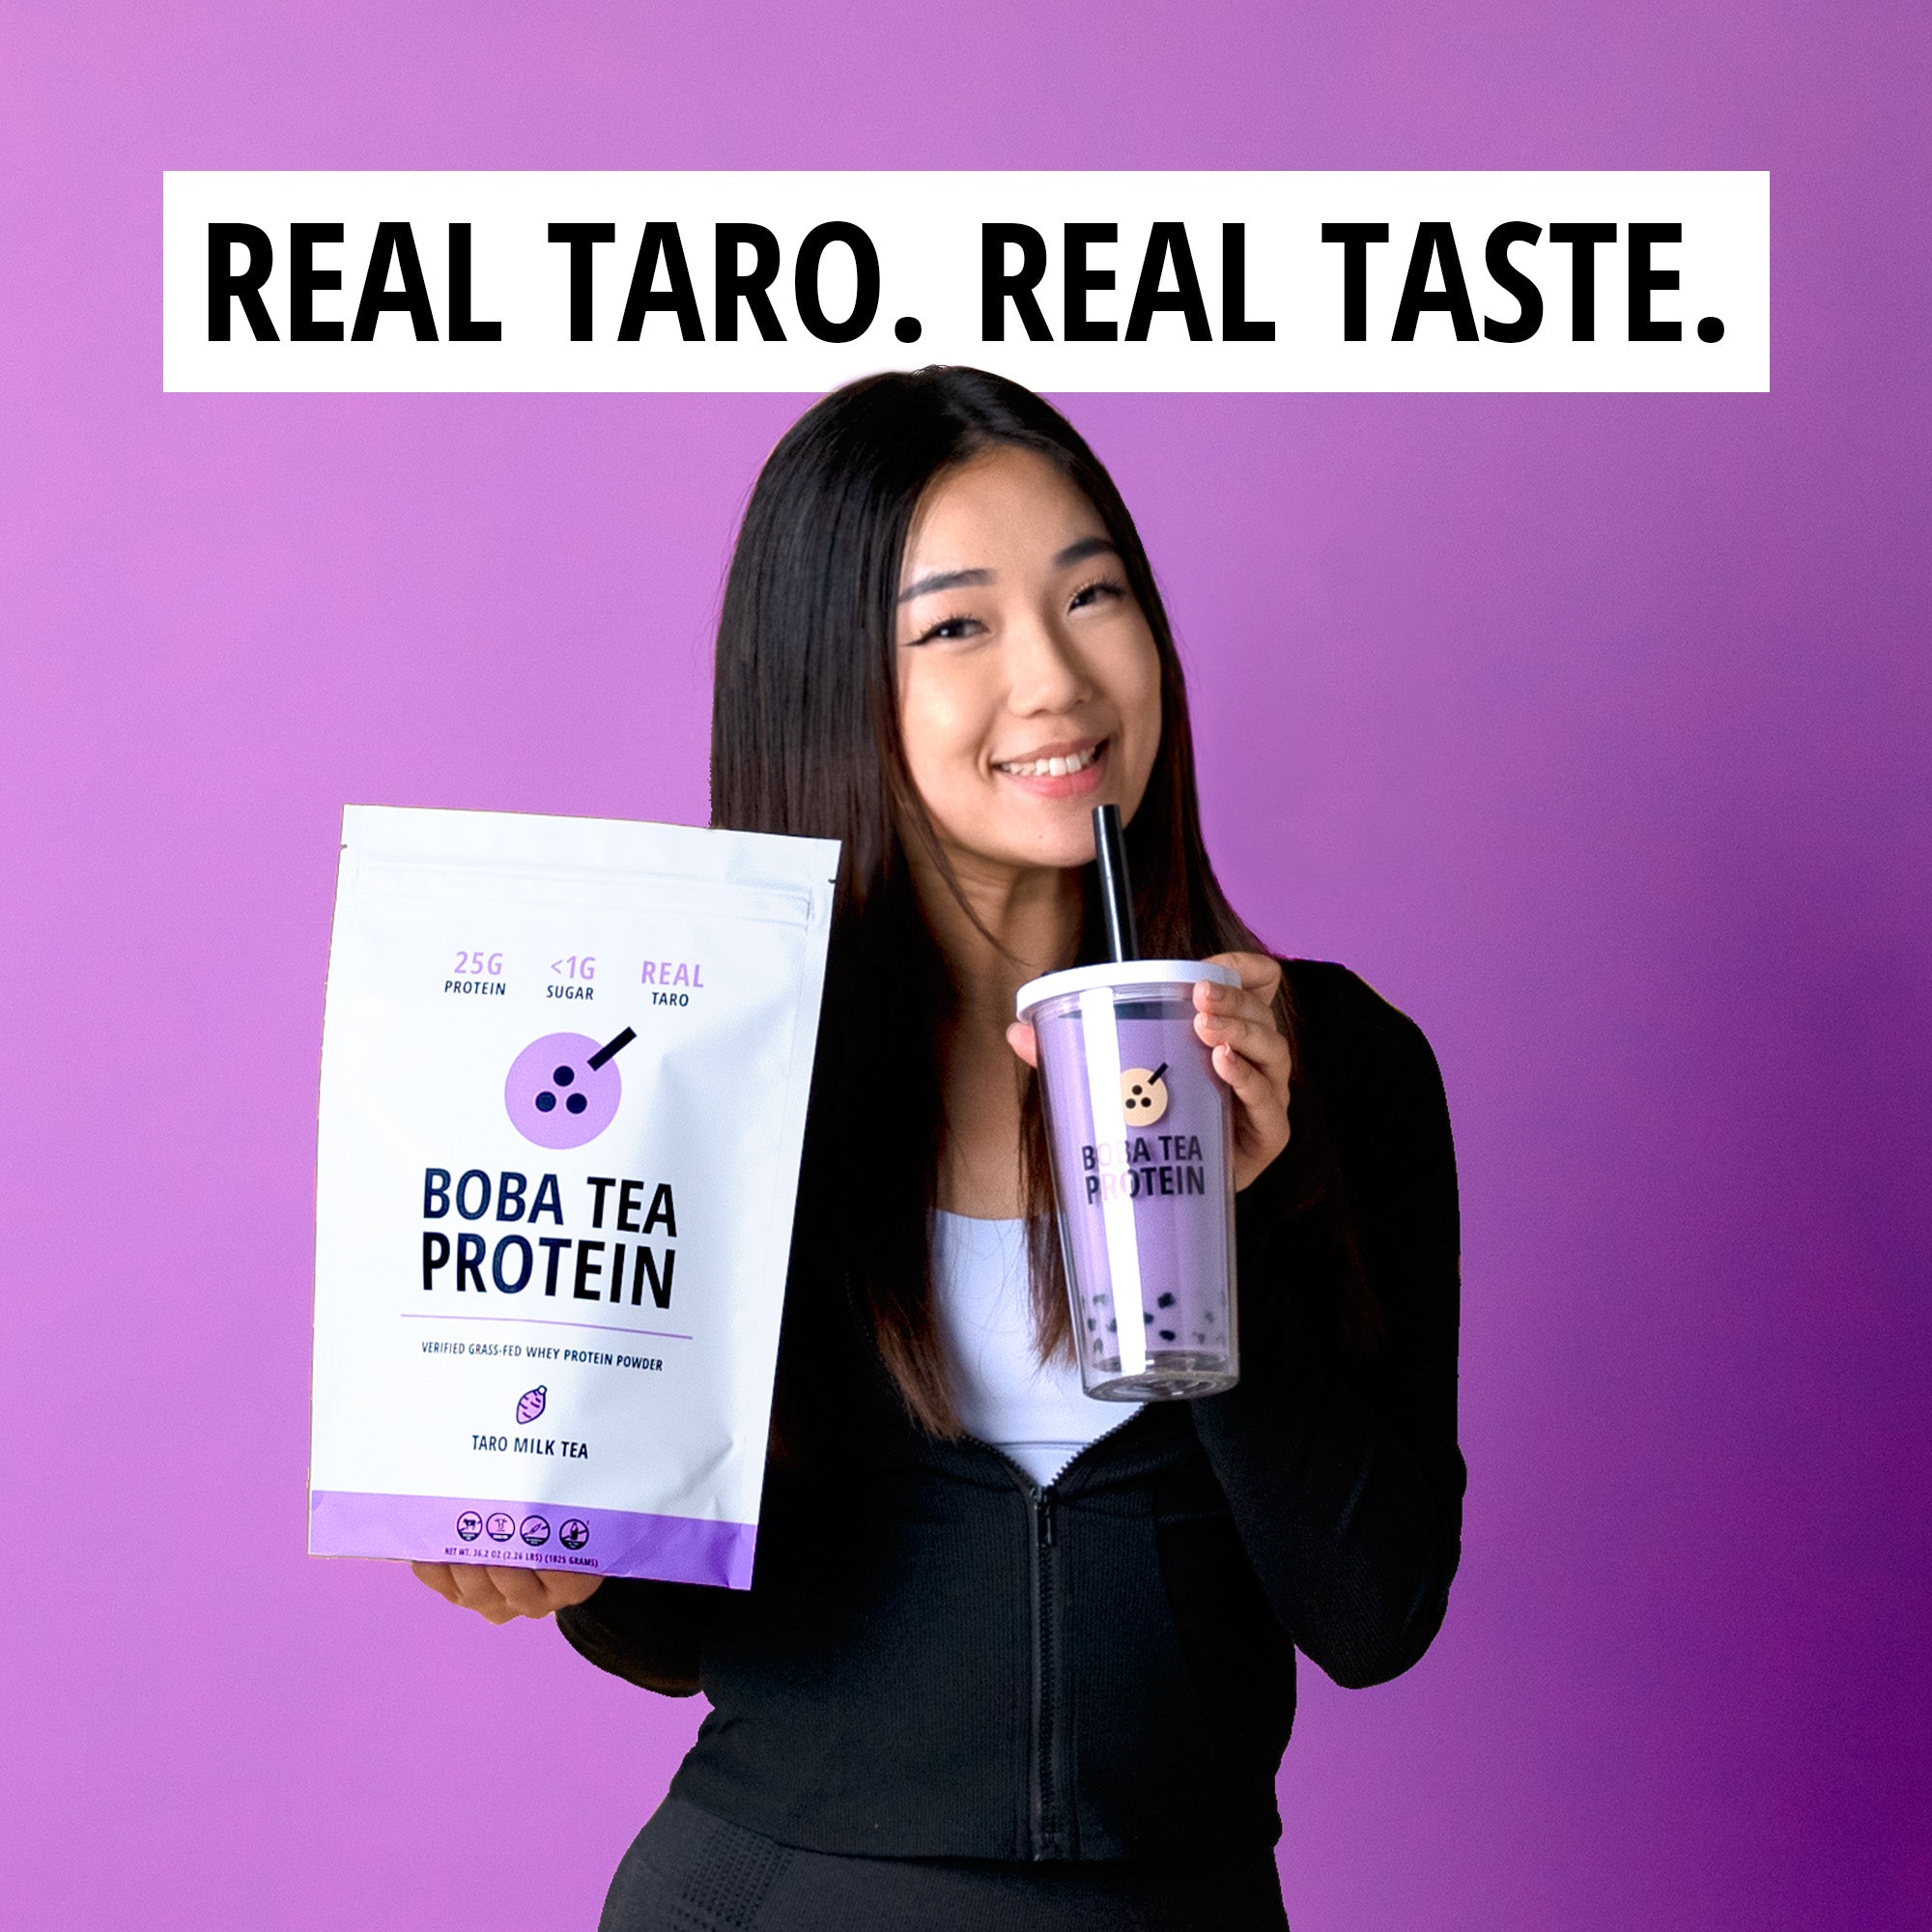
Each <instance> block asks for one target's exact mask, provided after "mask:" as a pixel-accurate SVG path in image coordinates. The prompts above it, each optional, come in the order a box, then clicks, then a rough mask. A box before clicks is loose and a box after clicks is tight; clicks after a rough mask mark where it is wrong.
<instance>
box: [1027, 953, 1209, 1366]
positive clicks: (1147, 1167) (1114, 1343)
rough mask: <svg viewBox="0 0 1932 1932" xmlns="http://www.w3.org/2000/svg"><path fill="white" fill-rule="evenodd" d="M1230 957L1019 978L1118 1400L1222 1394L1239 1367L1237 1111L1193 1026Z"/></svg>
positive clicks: (1071, 1227) (1050, 1132) (1065, 1235)
mask: <svg viewBox="0 0 1932 1932" xmlns="http://www.w3.org/2000/svg"><path fill="white" fill-rule="evenodd" d="M1200 980H1214V981H1216V982H1218V983H1219V984H1222V985H1229V986H1233V985H1238V984H1239V983H1240V979H1239V976H1238V975H1237V974H1236V973H1234V972H1232V971H1231V970H1230V969H1229V968H1227V967H1225V966H1209V965H1207V964H1205V963H1203V962H1201V961H1198V960H1191V959H1142V960H1134V961H1131V962H1126V963H1116V964H1108V965H1102V966H1075V967H1073V968H1071V969H1070V970H1069V971H1067V972H1065V973H1049V974H1047V975H1046V977H1045V978H1044V979H1040V980H1030V981H1029V982H1028V983H1027V984H1026V985H1024V986H1022V987H1021V988H1020V992H1019V1002H1018V1005H1019V1016H1020V1018H1021V1019H1023V1020H1030V1021H1031V1022H1032V1023H1033V1027H1034V1032H1035V1034H1036V1036H1037V1039H1038V1041H1039V1076H1040V1094H1041V1098H1042V1101H1043V1103H1044V1106H1045V1109H1046V1131H1047V1138H1048V1141H1049V1143H1050V1145H1051V1147H1052V1151H1053V1182H1054V1194H1055V1197H1056V1201H1057V1204H1058V1209H1059V1223H1060V1245H1061V1252H1062V1253H1063V1254H1064V1255H1065V1261H1066V1285H1067V1290H1068V1293H1070V1294H1071V1296H1072V1302H1073V1333H1074V1337H1075V1340H1076V1342H1077V1343H1078V1346H1079V1351H1080V1379H1081V1381H1082V1383H1083V1384H1084V1386H1085V1387H1086V1390H1087V1393H1088V1394H1089V1395H1092V1396H1099V1397H1102V1398H1104V1399H1106V1400H1109V1401H1114V1402H1146V1401H1150V1400H1154V1401H1158V1400H1162V1399H1167V1398H1174V1397H1188V1396H1203V1395H1213V1394H1216V1393H1217V1392H1219V1391H1220V1390H1222V1389H1227V1388H1232V1387H1234V1385H1235V1383H1236V1380H1237V1379H1238V1378H1239V1375H1240V1354H1239V1343H1238V1337H1237V1334H1236V1309H1235V1179H1234V1161H1233V1141H1234V1112H1233V1106H1232V1100H1231V1096H1230V1094H1229V1090H1228V1087H1227V1084H1226V1083H1225V1082H1224V1081H1223V1080H1221V1079H1220V1078H1219V1076H1218V1075H1216V1073H1215V1071H1214V1066H1213V1060H1212V1056H1211V1055H1210V1054H1209V1052H1208V1048H1207V1047H1206V1046H1205V1045H1204V1044H1203V1043H1202V1041H1201V1037H1200V1036H1199V1035H1198V1034H1196V1032H1195V1031H1194V987H1195V985H1196V983H1197V982H1198V981H1200Z"/></svg>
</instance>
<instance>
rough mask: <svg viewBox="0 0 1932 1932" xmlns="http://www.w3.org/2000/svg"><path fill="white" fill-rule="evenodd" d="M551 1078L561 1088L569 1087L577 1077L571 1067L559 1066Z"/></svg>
mask: <svg viewBox="0 0 1932 1932" xmlns="http://www.w3.org/2000/svg"><path fill="white" fill-rule="evenodd" d="M550 1077H551V1078H552V1079H553V1080H554V1081H555V1082H556V1084H557V1085H558V1086H559V1087H568V1086H569V1085H570V1083H571V1082H572V1081H573V1080H575V1079H576V1078H577V1075H576V1073H575V1071H573V1069H571V1068H570V1067H568V1066H559V1067H558V1068H557V1069H556V1071H555V1072H554V1073H553V1074H552V1075H551V1076H550Z"/></svg>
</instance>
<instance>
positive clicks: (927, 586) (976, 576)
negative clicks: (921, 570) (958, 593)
mask: <svg viewBox="0 0 1932 1932" xmlns="http://www.w3.org/2000/svg"><path fill="white" fill-rule="evenodd" d="M992 581H993V573H992V572H991V571H990V570H933V571H928V572H927V573H926V575H925V576H923V577H920V578H915V579H914V580H913V582H910V583H908V584H907V585H906V587H905V588H904V589H903V590H901V591H900V592H899V602H900V603H901V604H910V603H911V602H912V600H913V599H914V598H915V597H930V596H931V595H932V593H933V592H934V591H935V590H958V589H960V588H962V587H963V586H964V585H966V584H980V583H990V582H992Z"/></svg>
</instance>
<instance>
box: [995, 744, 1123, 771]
mask: <svg viewBox="0 0 1932 1932" xmlns="http://www.w3.org/2000/svg"><path fill="white" fill-rule="evenodd" d="M1099 755H1100V748H1099V746H1098V745H1095V746H1094V749H1093V750H1092V751H1091V752H1075V753H1073V755H1072V756H1071V757H1068V758H1029V759H1028V760H1027V761H1026V762H1025V763H1024V764H1013V765H1000V766H998V767H996V769H997V770H999V771H1003V772H1010V773H1011V774H1012V776H1013V777H1014V778H1016V779H1064V778H1065V776H1066V775H1067V773H1068V772H1084V771H1085V770H1086V769H1087V767H1088V766H1089V765H1091V764H1092V763H1093V762H1094V759H1095V758H1097V757H1098V756H1099Z"/></svg>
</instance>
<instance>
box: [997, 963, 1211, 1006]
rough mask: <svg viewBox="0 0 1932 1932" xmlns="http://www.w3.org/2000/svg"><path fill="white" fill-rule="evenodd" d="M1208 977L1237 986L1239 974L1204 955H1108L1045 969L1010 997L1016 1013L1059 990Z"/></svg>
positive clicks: (1195, 980) (1169, 983) (1190, 981)
mask: <svg viewBox="0 0 1932 1932" xmlns="http://www.w3.org/2000/svg"><path fill="white" fill-rule="evenodd" d="M1201 980H1212V981H1213V982H1214V984H1215V985H1217V986H1238V985H1239V984H1240V983H1241V976H1240V975H1239V974H1238V973H1236V971H1235V969H1234V968H1233V967H1232V966H1210V965H1209V964H1208V961H1207V960H1205V959H1109V960H1103V961H1102V962H1101V963H1100V964H1099V965H1097V966H1069V967H1067V969H1066V970H1065V972H1064V973H1047V974H1044V975H1043V976H1042V977H1041V978H1039V979H1037V980H1028V981H1027V982H1026V984H1025V985H1024V986H1022V987H1021V988H1020V990H1019V997H1018V998H1017V999H1016V1000H1015V1001H1014V1006H1015V1009H1017V1011H1018V1014H1019V1017H1020V1018H1021V1019H1025V1018H1026V1016H1027V1013H1028V1011H1029V1010H1030V1009H1032V1008H1034V1007H1037V1006H1041V1005H1043V1004H1044V1003H1045V1002H1046V1001H1048V1000H1057V999H1058V998H1059V997H1060V996H1061V994H1063V993H1085V992H1088V991H1090V990H1092V989H1093V988H1094V987H1096V986H1172V985H1175V984H1180V985H1184V986H1192V985H1195V984H1198V983H1199V982H1200V981H1201Z"/></svg>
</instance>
